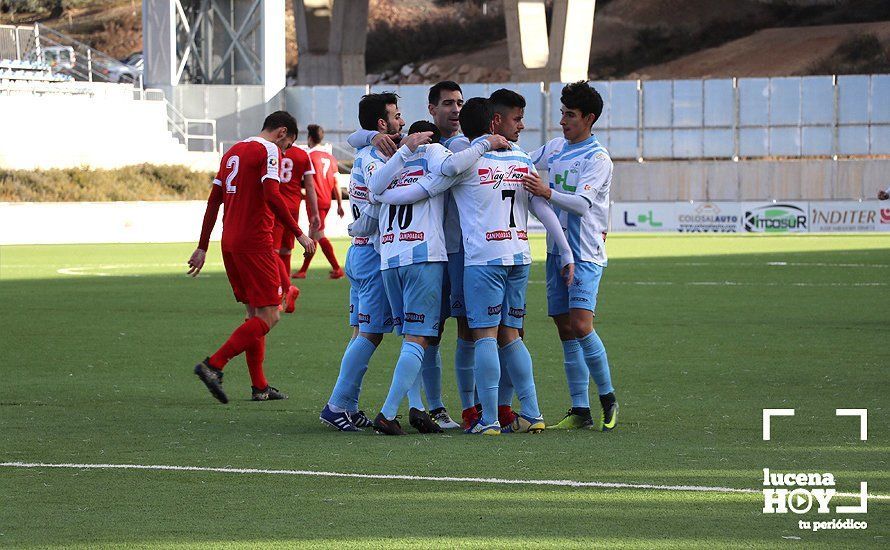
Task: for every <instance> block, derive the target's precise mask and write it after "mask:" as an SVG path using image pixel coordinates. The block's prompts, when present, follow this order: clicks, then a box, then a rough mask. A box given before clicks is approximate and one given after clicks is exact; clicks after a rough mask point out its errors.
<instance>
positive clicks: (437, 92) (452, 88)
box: [428, 80, 464, 105]
mask: <svg viewBox="0 0 890 550" xmlns="http://www.w3.org/2000/svg"><path fill="white" fill-rule="evenodd" d="M442 90H448V91H449V92H460V93H461V95H463V93H464V91H463V90H461V89H460V85H458V83H457V82H455V81H453V80H443V81H442V82H437V83H436V84H433V87H432V88H430V95H429V98H428V99H429V101H430V105H438V104H439V99H441V98H442Z"/></svg>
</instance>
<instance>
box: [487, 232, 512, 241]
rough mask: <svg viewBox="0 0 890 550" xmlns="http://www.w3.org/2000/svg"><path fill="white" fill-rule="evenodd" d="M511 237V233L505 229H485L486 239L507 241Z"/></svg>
mask: <svg viewBox="0 0 890 550" xmlns="http://www.w3.org/2000/svg"><path fill="white" fill-rule="evenodd" d="M512 238H513V234H512V233H510V230H509V229H507V230H505V229H498V230H497V231H487V232H486V233H485V240H486V241H509V240H510V239H512Z"/></svg>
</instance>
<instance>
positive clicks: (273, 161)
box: [269, 157, 278, 166]
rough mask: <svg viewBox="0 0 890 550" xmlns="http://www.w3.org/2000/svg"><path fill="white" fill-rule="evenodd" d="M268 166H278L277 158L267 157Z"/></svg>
mask: <svg viewBox="0 0 890 550" xmlns="http://www.w3.org/2000/svg"><path fill="white" fill-rule="evenodd" d="M269 166H278V159H277V158H275V157H269Z"/></svg>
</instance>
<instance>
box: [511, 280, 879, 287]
mask: <svg viewBox="0 0 890 550" xmlns="http://www.w3.org/2000/svg"><path fill="white" fill-rule="evenodd" d="M529 284H535V285H544V284H547V281H543V280H539V279H531V280H529ZM604 284H608V285H632V286H671V285H676V286H758V287H759V286H777V287H778V286H802V287H863V286H864V287H871V286H890V283H884V282H862V283H794V282H791V283H751V282H739V281H612V280H610V281H608V282H607V283H604Z"/></svg>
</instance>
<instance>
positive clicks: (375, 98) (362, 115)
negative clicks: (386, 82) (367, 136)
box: [358, 92, 399, 130]
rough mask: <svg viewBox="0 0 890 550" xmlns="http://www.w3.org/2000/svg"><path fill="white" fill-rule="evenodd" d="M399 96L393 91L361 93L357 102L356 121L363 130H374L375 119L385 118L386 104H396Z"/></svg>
mask: <svg viewBox="0 0 890 550" xmlns="http://www.w3.org/2000/svg"><path fill="white" fill-rule="evenodd" d="M398 104H399V96H398V95H396V94H395V93H393V92H382V93H379V94H368V95H363V96H362V99H361V101H359V102H358V123H359V125H360V126H361V127H362V128H364V129H365V130H376V129H377V121H378V120H380V119H381V118H382V119H383V120H386V106H387V105H398Z"/></svg>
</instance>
